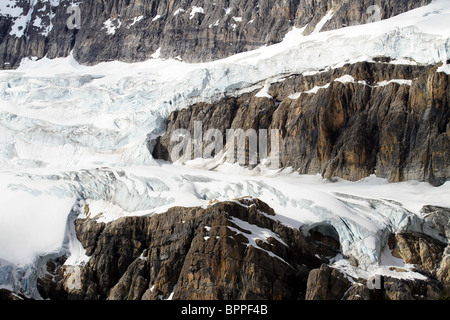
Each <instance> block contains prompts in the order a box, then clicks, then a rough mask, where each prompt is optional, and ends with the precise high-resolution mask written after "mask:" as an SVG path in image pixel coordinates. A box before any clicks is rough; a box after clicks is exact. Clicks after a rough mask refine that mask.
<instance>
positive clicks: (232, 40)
mask: <svg viewBox="0 0 450 320" xmlns="http://www.w3.org/2000/svg"><path fill="white" fill-rule="evenodd" d="M429 2H431V1H430V0H420V1H417V0H401V1H393V0H380V1H375V4H376V5H378V8H379V11H378V10H377V11H375V10H370V11H368V8H369V7H370V6H372V5H374V1H373V0H364V1H360V0H334V1H331V0H317V1H309V0H297V1H286V0H254V1H237V0H236V1H229V0H226V1H225V0H218V1H214V2H212V1H203V0H170V1H169V0H163V1H159V0H158V1H156V0H117V1H78V2H77V6H78V7H79V8H80V11H79V13H80V14H79V17H80V19H79V21H75V16H72V15H73V14H74V11H73V10H71V9H70V8H69V7H70V6H71V5H72V1H69V0H51V1H50V0H14V1H13V0H6V1H5V4H4V5H3V6H2V7H1V9H0V68H6V69H7V68H15V67H17V66H18V65H19V63H20V61H21V59H22V58H23V57H37V58H42V57H45V56H46V57H48V58H56V57H65V56H68V55H69V54H70V53H71V52H73V55H74V57H75V58H76V59H77V61H79V62H80V63H82V64H96V63H99V62H103V61H112V60H121V61H126V62H134V61H143V60H147V59H150V58H151V57H152V55H153V54H154V53H155V52H157V50H158V49H159V48H161V50H160V51H159V54H160V55H161V57H172V58H175V57H180V58H181V59H183V60H185V61H190V62H193V61H209V60H215V59H219V58H223V57H226V56H230V55H232V54H235V53H238V52H243V51H247V50H251V49H255V48H257V47H261V46H264V45H269V44H273V43H276V42H280V41H281V40H282V39H283V37H284V35H285V34H286V33H287V32H288V31H289V30H290V29H291V28H292V27H293V26H295V27H306V29H305V34H308V33H311V32H313V31H314V30H315V28H316V26H317V25H318V23H319V22H320V21H321V20H322V18H323V17H324V16H325V15H326V14H327V13H328V12H330V10H332V11H331V12H333V15H332V17H331V18H330V19H329V20H327V21H325V22H326V23H324V24H321V25H320V29H321V30H330V29H336V28H342V27H345V26H349V25H355V24H362V23H366V22H370V21H372V20H373V19H374V17H375V18H376V19H385V18H389V17H392V16H394V15H397V14H399V13H402V12H405V11H408V10H410V9H412V8H415V7H419V6H422V5H425V4H427V3H429ZM71 17H73V18H71ZM69 18H71V19H70V20H71V22H70V23H69V24H67V20H68V19H69ZM76 22H78V24H76V25H75V23H76ZM69 27H70V28H69ZM318 31H320V30H318Z"/></svg>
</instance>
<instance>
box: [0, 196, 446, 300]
mask: <svg viewBox="0 0 450 320" xmlns="http://www.w3.org/2000/svg"><path fill="white" fill-rule="evenodd" d="M97 219H98V217H94V218H87V219H79V220H76V222H75V225H76V233H77V237H78V239H79V241H80V242H81V244H82V245H83V247H84V249H85V250H86V255H87V256H88V257H89V261H88V262H86V263H84V264H80V265H76V266H69V265H65V264H64V261H65V260H66V258H67V257H59V258H56V259H52V260H49V261H48V263H47V270H46V272H45V273H44V274H43V276H41V277H40V278H39V279H38V289H39V292H40V294H41V295H42V297H43V298H44V299H47V298H49V299H51V300H79V299H85V300H106V299H108V300H161V299H176V300H260V299H262V300H278V299H283V300H296V299H306V300H423V299H425V300H437V299H442V298H447V297H448V289H449V286H448V284H449V282H448V279H449V264H448V256H449V255H448V252H447V251H448V250H447V249H446V248H445V247H446V244H444V243H442V242H440V241H438V240H436V239H434V238H431V237H429V236H427V235H425V234H421V233H411V232H401V233H397V234H392V235H391V236H390V238H389V246H390V249H391V250H392V254H393V256H395V257H398V258H401V259H403V260H404V261H405V262H406V263H409V264H411V265H413V267H414V270H415V271H416V272H419V273H421V274H422V275H423V277H420V278H417V279H413V280H411V279H408V278H404V277H403V278H402V276H401V272H405V270H404V269H402V268H398V270H394V269H395V268H394V267H392V268H391V269H392V270H391V271H396V272H398V275H399V276H393V275H389V276H384V277H382V278H381V282H380V284H379V287H373V286H369V281H368V279H364V278H355V277H354V276H350V275H349V274H347V271H345V270H343V269H339V268H337V267H335V266H332V265H331V263H332V260H333V259H332V258H335V257H337V256H338V255H342V253H341V252H340V244H339V240H338V238H336V237H335V235H334V233H333V230H332V229H330V228H331V227H328V229H327V228H309V229H308V228H303V227H302V228H300V229H293V228H290V227H287V226H285V225H284V224H282V223H280V222H279V221H278V220H276V213H275V212H274V211H273V210H272V209H271V208H270V207H269V206H267V204H265V203H264V202H261V201H260V200H258V199H254V198H243V199H238V200H233V201H229V202H217V203H211V204H210V205H209V206H208V207H205V208H200V207H197V208H181V207H176V208H172V209H170V210H169V211H168V212H166V213H164V214H160V215H155V216H152V217H125V218H121V219H119V220H116V221H113V222H109V223H103V222H99V221H98V220H97ZM348 258H349V257H344V259H348ZM2 297H4V298H5V299H11V298H14V297H15V296H13V295H11V293H8V292H4V293H3V296H2Z"/></svg>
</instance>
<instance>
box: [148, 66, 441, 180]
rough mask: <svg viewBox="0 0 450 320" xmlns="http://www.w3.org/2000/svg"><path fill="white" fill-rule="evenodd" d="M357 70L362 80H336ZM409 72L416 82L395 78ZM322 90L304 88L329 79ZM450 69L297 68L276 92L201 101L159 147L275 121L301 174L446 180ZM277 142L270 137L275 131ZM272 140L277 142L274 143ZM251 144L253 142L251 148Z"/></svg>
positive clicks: (175, 121) (179, 114)
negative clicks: (198, 124) (197, 131)
mask: <svg viewBox="0 0 450 320" xmlns="http://www.w3.org/2000/svg"><path fill="white" fill-rule="evenodd" d="M343 75H351V76H352V77H353V78H354V79H355V81H354V82H346V83H341V82H339V81H333V80H335V79H338V78H340V77H342V76H343ZM391 79H406V80H410V81H411V83H412V85H411V86H409V85H407V84H398V83H395V82H393V83H390V84H387V85H384V86H376V84H377V83H379V82H382V81H389V80H391ZM325 84H330V85H329V87H328V88H323V89H320V90H318V91H317V93H315V94H301V95H297V96H294V97H293V96H290V95H294V94H295V93H301V92H305V91H307V90H310V89H312V88H313V87H314V86H324V85H325ZM448 84H449V76H448V75H446V74H445V73H438V72H436V67H434V68H433V67H431V66H428V67H414V66H410V65H408V66H398V65H396V66H393V65H389V64H385V63H366V62H364V63H357V64H353V65H346V66H344V67H343V68H340V69H335V70H332V71H329V72H322V73H319V74H317V75H314V76H302V75H299V76H290V77H288V78H286V79H284V80H283V81H279V82H277V83H274V84H272V85H271V87H270V89H269V91H268V92H269V94H270V95H271V96H272V97H273V99H271V98H258V97H255V94H256V91H255V92H253V93H246V94H243V95H241V96H239V97H236V98H226V99H224V100H222V101H220V102H219V103H217V104H204V103H199V104H196V105H194V106H192V107H190V108H189V109H184V110H181V111H176V112H174V113H172V114H171V116H170V117H169V119H168V126H167V130H166V133H165V135H164V136H162V137H160V138H158V139H159V140H157V141H156V146H155V147H154V149H153V150H152V153H153V156H154V157H155V158H158V159H164V160H169V161H170V160H171V157H170V154H171V150H172V149H171V148H172V147H173V146H174V144H173V143H172V144H171V141H170V139H171V136H172V133H173V132H174V131H175V130H177V129H180V128H181V129H186V130H188V131H190V132H191V134H192V133H193V127H194V122H195V121H202V122H203V131H205V132H206V130H209V129H218V130H220V131H222V132H223V136H224V143H226V140H225V137H226V134H225V131H224V130H225V129H243V130H244V131H245V130H248V129H255V130H258V129H268V130H269V132H270V130H271V129H276V130H278V131H279V133H280V136H281V143H280V165H281V167H282V168H286V167H293V168H294V169H296V170H297V171H298V172H299V173H301V174H316V173H317V172H320V173H321V174H322V175H323V176H324V177H326V178H330V179H332V178H333V177H341V178H345V179H348V180H359V179H362V178H364V177H367V176H369V175H372V174H376V175H377V176H379V177H382V178H387V179H388V180H389V181H404V180H411V179H414V180H420V181H428V182H430V183H431V184H433V185H436V186H438V185H441V184H443V183H444V182H445V181H447V179H448V177H449V176H450V172H449V170H450V169H449V167H448V163H449V161H450V148H449V144H450V140H449V134H450V131H449V128H450V125H449V122H448V121H449V101H450V96H449V95H450V93H449V91H448V90H446V88H447V87H448ZM269 142H270V139H269ZM269 145H270V143H269ZM247 151H248V150H247Z"/></svg>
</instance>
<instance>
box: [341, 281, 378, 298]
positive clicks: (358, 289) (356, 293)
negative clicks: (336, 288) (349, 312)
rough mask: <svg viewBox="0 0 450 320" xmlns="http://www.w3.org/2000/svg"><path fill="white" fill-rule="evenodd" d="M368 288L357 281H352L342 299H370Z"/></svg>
mask: <svg viewBox="0 0 450 320" xmlns="http://www.w3.org/2000/svg"><path fill="white" fill-rule="evenodd" d="M372 299H373V298H372V295H371V291H370V289H369V288H368V287H367V286H366V285H364V284H362V283H359V282H355V283H353V285H352V286H351V287H350V289H349V290H348V292H347V293H346V294H345V296H344V300H372Z"/></svg>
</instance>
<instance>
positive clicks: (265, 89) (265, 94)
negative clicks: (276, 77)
mask: <svg viewBox="0 0 450 320" xmlns="http://www.w3.org/2000/svg"><path fill="white" fill-rule="evenodd" d="M269 88H270V83H266V84H265V85H264V87H263V88H262V89H261V91H259V92H258V93H257V94H256V95H255V97H258V98H269V99H272V96H271V95H270V94H269Z"/></svg>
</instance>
